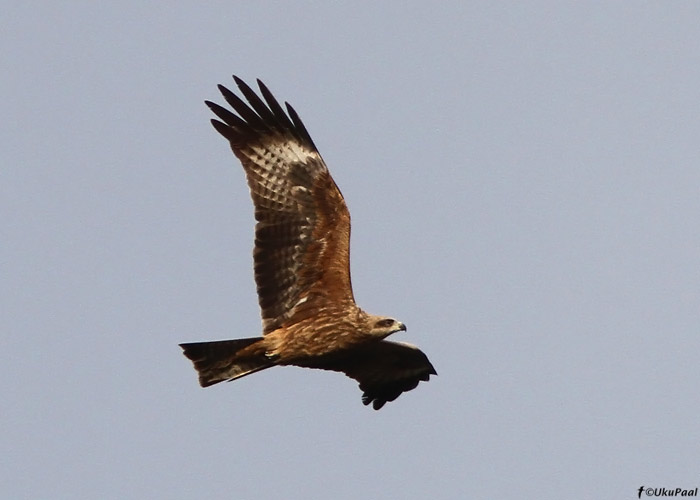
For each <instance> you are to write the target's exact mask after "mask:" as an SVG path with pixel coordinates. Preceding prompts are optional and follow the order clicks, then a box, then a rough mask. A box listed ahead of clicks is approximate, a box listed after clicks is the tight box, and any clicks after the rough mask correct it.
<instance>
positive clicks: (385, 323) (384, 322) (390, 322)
mask: <svg viewBox="0 0 700 500" xmlns="http://www.w3.org/2000/svg"><path fill="white" fill-rule="evenodd" d="M393 324H394V320H393V319H383V320H381V321H377V326H378V327H379V328H387V327H389V326H391V325H393Z"/></svg>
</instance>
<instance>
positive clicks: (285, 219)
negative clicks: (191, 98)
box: [206, 76, 354, 333]
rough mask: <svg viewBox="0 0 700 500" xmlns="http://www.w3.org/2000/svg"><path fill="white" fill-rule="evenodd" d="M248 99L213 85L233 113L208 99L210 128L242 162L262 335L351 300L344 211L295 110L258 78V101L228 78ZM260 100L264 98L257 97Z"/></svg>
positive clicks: (241, 84) (347, 224) (245, 87)
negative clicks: (250, 213) (213, 117)
mask: <svg viewBox="0 0 700 500" xmlns="http://www.w3.org/2000/svg"><path fill="white" fill-rule="evenodd" d="M233 78H234V80H235V82H236V85H237V86H238V89H239V90H240V92H241V94H242V95H243V97H245V99H246V100H247V101H248V103H246V102H244V101H243V100H242V99H241V98H239V97H238V96H237V95H235V94H234V93H233V92H231V91H230V90H228V89H227V88H226V87H224V86H222V85H219V90H220V91H221V93H222V94H223V96H224V99H226V101H227V102H228V103H229V105H231V107H232V108H233V109H234V111H235V112H236V113H238V114H237V115H236V114H234V113H232V112H231V111H229V110H227V109H226V108H223V107H221V106H219V105H217V104H214V103H213V102H209V101H207V102H206V104H207V105H208V106H209V108H211V110H212V111H213V112H214V114H216V116H217V117H219V118H220V120H221V121H219V120H212V124H213V125H214V128H216V130H217V131H218V132H219V133H221V135H223V136H224V137H225V138H226V139H228V141H229V142H230V144H231V149H232V150H233V152H234V154H235V155H236V156H237V157H238V159H239V160H240V161H241V163H242V164H243V168H244V170H245V173H246V178H247V180H248V185H249V187H250V192H251V196H252V198H253V204H254V205H255V218H256V220H257V225H256V226H255V250H254V253H253V257H254V261H255V281H256V283H257V288H258V300H259V303H260V308H261V312H262V320H263V333H269V332H271V331H273V330H275V329H277V328H279V327H281V326H283V325H285V324H292V323H296V322H297V321H299V320H301V319H303V318H305V317H308V316H309V315H312V314H314V313H315V312H317V311H318V309H319V308H320V307H323V304H324V303H330V302H332V303H333V304H336V305H337V304H342V303H344V302H349V303H352V304H354V298H353V294H352V285H351V282H350V255H349V252H350V214H349V212H348V209H347V206H346V205H345V201H344V199H343V196H342V194H341V193H340V190H339V189H338V187H337V186H336V184H335V182H334V181H333V179H332V178H331V175H330V173H329V172H328V168H327V167H326V164H325V163H324V161H323V159H322V158H321V155H320V154H319V152H318V150H317V149H316V146H315V145H314V143H313V141H312V140H311V137H310V136H309V133H308V132H307V131H306V128H305V127H304V124H303V123H302V122H301V120H300V119H299V116H298V115H297V113H296V112H295V111H294V109H293V108H292V107H291V106H290V105H289V104H288V103H285V105H286V108H287V113H285V111H284V110H283V109H282V106H280V104H279V103H278V102H277V100H276V99H275V98H274V97H273V95H272V93H270V91H269V90H268V89H267V87H266V86H265V85H264V84H263V83H262V82H261V81H260V80H258V86H259V87H260V93H261V95H262V99H261V98H260V97H259V96H258V95H257V94H256V93H255V92H254V91H253V90H252V89H251V88H250V87H249V86H248V85H246V84H245V82H243V81H242V80H241V79H239V78H237V77H236V76H234V77H233ZM263 99H264V101H263Z"/></svg>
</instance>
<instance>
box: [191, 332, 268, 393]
mask: <svg viewBox="0 0 700 500" xmlns="http://www.w3.org/2000/svg"><path fill="white" fill-rule="evenodd" d="M262 340H263V338H262V337H256V338H250V339H238V340H219V341H215V342H195V343H191V344H180V347H182V350H183V354H184V355H185V356H187V358H189V359H190V360H192V362H193V363H194V367H195V369H196V370H197V372H198V373H199V384H200V385H201V386H202V387H209V386H210V385H214V384H218V383H219V382H223V381H224V380H234V379H237V378H240V377H243V376H244V375H248V374H250V373H255V372H257V371H260V370H264V369H265V368H269V367H270V366H273V365H274V363H273V362H272V361H271V360H270V359H269V358H268V357H267V356H266V355H265V346H264V345H263V342H262Z"/></svg>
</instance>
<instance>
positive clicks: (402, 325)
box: [399, 321, 406, 332]
mask: <svg viewBox="0 0 700 500" xmlns="http://www.w3.org/2000/svg"><path fill="white" fill-rule="evenodd" d="M399 331H402V332H405V331H406V325H404V324H403V323H401V322H400V321H399Z"/></svg>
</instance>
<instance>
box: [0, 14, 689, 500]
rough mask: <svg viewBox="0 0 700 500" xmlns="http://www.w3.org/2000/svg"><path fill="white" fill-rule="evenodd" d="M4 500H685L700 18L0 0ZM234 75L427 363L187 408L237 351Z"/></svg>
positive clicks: (228, 387) (261, 384)
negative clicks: (199, 363)
mask: <svg viewBox="0 0 700 500" xmlns="http://www.w3.org/2000/svg"><path fill="white" fill-rule="evenodd" d="M3 10H4V12H3V15H2V20H0V42H1V45H2V47H3V49H2V51H0V57H1V59H0V61H1V62H0V64H1V66H0V69H1V70H2V74H3V77H2V79H0V88H2V91H3V99H2V101H1V103H0V111H1V114H2V117H3V120H1V121H0V129H1V130H2V132H1V137H2V148H0V154H1V155H2V156H1V158H2V162H1V163H2V168H0V213H1V214H2V217H0V241H1V242H2V243H1V244H0V308H1V313H0V329H1V333H2V349H1V350H0V357H1V359H0V395H1V397H2V401H3V403H2V417H1V420H2V426H1V427H0V440H1V442H0V445H1V447H2V450H3V453H2V454H0V496H2V497H3V498H12V499H38V498H47V499H49V498H50V499H75V498H86V499H87V498H90V499H94V498H100V499H124V498H158V499H161V498H162V499H191V498H211V499H215V498H222V499H223V498H236V499H253V498H256V499H271V498H289V499H308V498H319V499H320V498H324V499H326V498H333V499H357V498H359V497H364V498H372V499H390V498H391V499H397V498H406V499H413V498H415V499H418V498H432V499H454V498H483V499H487V498H513V499H520V498H538V499H561V498H615V499H619V498H636V495H637V489H638V488H639V486H642V485H647V486H659V487H661V486H665V487H676V486H682V487H689V488H690V487H692V488H694V487H696V486H700V474H699V470H700V469H699V468H698V466H699V465H700V432H699V431H700V424H699V423H698V422H699V421H700V420H699V418H698V415H699V414H700V411H699V410H700V392H699V390H698V387H699V380H700V368H699V366H700V338H699V336H698V333H699V332H700V258H699V256H700V168H699V165H700V4H699V3H697V2H575V3H574V2H442V3H439V4H433V5H429V4H428V3H427V2H386V3H382V4H381V5H376V4H375V3H370V2H364V3H363V2H360V3H356V2H352V3H351V2H348V3H346V4H341V3H331V2H294V3H291V2H264V1H262V2H226V3H224V2H212V3H201V2H191V3H189V4H185V3H182V4H179V5H178V7H177V8H175V7H174V6H173V4H171V3H166V2H161V3H150V4H148V5H143V4H141V3H135V2H134V3H130V2H120V3H119V4H114V5H113V6H109V5H98V4H96V3H85V2H83V3H79V2H75V3H72V4H70V5H59V3H49V2H44V3H36V4H34V5H32V4H30V3H20V2H8V3H7V5H5V7H4V9H3ZM232 73H235V74H237V75H239V76H241V77H243V78H244V79H246V80H248V81H249V82H253V81H254V79H255V78H257V77H260V78H262V79H263V80H264V81H265V82H266V83H267V85H268V86H269V87H270V89H271V90H272V91H273V92H274V93H275V95H276V96H277V97H278V98H279V99H280V100H287V101H289V102H291V103H292V104H293V105H294V107H295V108H296V110H297V111H298V112H299V114H300V115H301V117H302V119H303V120H304V122H305V123H306V126H307V128H308V129H309V131H310V133H311V135H312V137H313V138H314V140H315V142H316V144H317V145H318V147H319V149H320V150H321V153H322V154H323V156H324V158H325V160H326V162H327V163H328V164H329V166H330V169H331V172H332V174H333V176H334V178H335V180H336V182H337V183H338V185H339V186H340V188H341V190H342V191H343V194H344V195H345V198H346V200H347V203H348V205H349V207H350V211H351V214H352V218H353V234H352V272H353V284H354V288H355V296H356V298H357V300H358V303H359V304H360V305H361V306H362V307H364V308H365V309H366V310H368V311H369V312H373V313H377V314H388V315H392V316H394V317H397V318H399V319H401V320H402V321H404V322H405V323H406V324H407V325H408V331H407V332H406V333H405V334H403V333H401V334H399V335H395V336H394V340H403V341H408V342H411V343H415V344H417V345H419V346H420V347H421V348H422V349H423V350H424V351H425V352H426V353H427V354H428V356H429V357H430V359H431V360H432V362H433V364H434V365H435V367H436V369H437V371H438V373H439V376H438V377H436V378H434V379H433V380H431V381H430V382H429V383H427V384H421V385H420V386H419V387H418V388H417V389H416V390H414V391H412V392H410V393H407V394H404V395H402V396H401V397H400V398H399V399H398V400H397V401H395V402H393V403H389V404H387V406H386V407H385V408H384V409H382V410H381V411H380V412H375V411H373V410H371V409H368V408H366V407H364V406H363V405H362V404H361V401H360V397H361V393H360V391H359V390H358V389H357V387H356V383H355V382H354V381H352V380H350V379H348V378H345V377H343V376H341V375H338V374H332V373H326V372H320V371H311V370H302V369H295V368H276V369H273V370H268V371H266V372H262V373H259V374H256V375H255V376H253V377H250V378H245V379H243V380H240V381H237V382H235V383H231V384H221V385H220V386H216V387H212V388H210V389H207V390H203V389H200V388H199V386H198V385H197V381H196V374H195V372H194V370H193V369H192V366H191V364H190V363H189V361H187V360H186V359H185V358H184V357H183V356H182V355H181V352H180V349H179V347H178V346H177V344H178V343H179V342H183V341H198V340H213V339H223V338H236V337H248V336H254V335H257V334H259V332H260V317H259V310H258V307H257V299H256V295H255V286H254V282H253V274H252V258H251V251H252V244H253V215H252V204H251V202H250V198H249V195H248V190H247V186H246V184H245V180H244V175H243V171H242V169H241V167H240V165H239V164H238V162H237V161H236V160H235V158H234V157H233V155H232V154H231V153H230V151H229V148H228V145H227V144H226V143H225V141H224V140H223V139H222V138H221V137H219V136H218V134H217V133H216V132H215V131H214V130H213V128H212V127H211V126H210V125H209V123H208V120H209V118H210V117H211V116H210V113H209V111H208V109H207V108H206V107H205V106H204V104H203V101H204V100H205V99H212V100H215V101H219V102H221V101H222V99H221V97H219V95H218V92H217V90H216V84H217V83H224V84H226V85H233V82H232V80H231V77H230V75H231V74H232Z"/></svg>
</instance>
